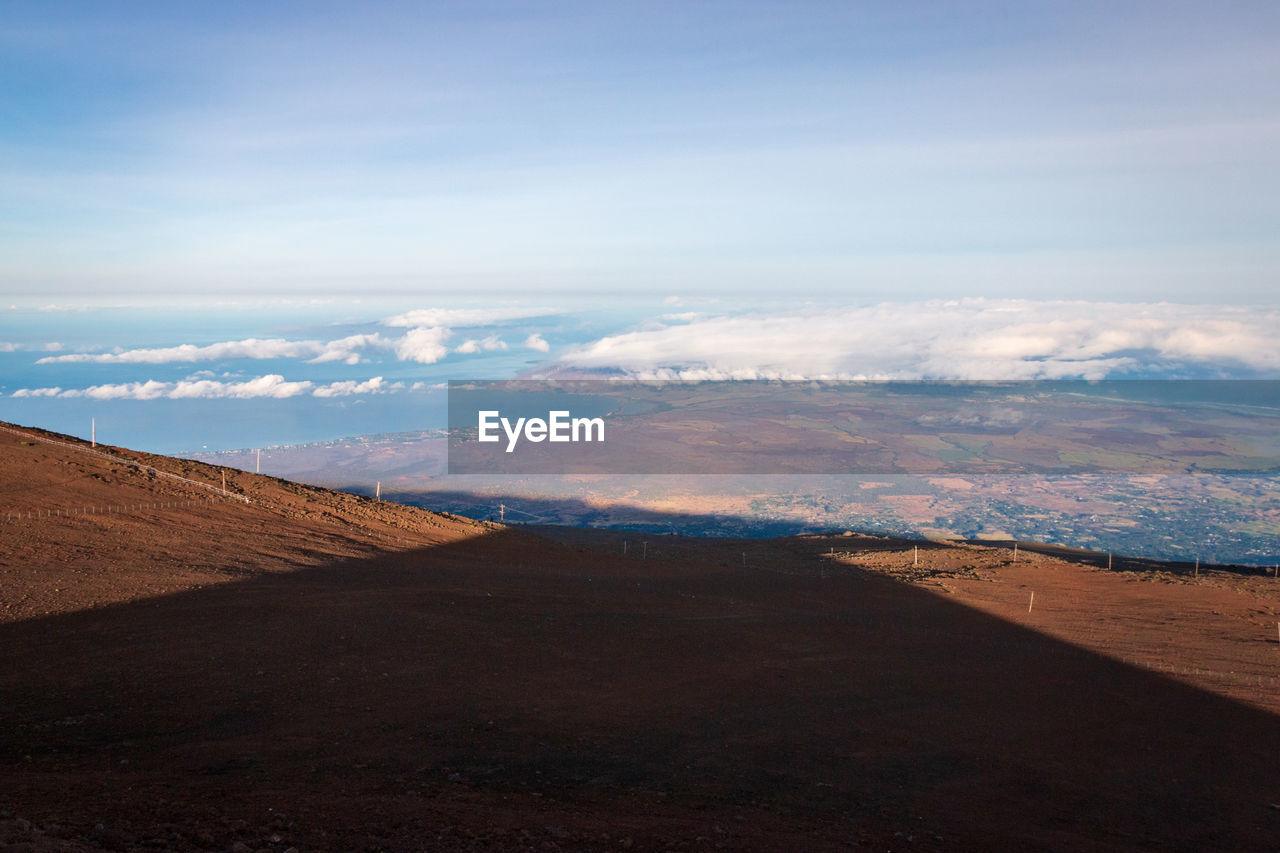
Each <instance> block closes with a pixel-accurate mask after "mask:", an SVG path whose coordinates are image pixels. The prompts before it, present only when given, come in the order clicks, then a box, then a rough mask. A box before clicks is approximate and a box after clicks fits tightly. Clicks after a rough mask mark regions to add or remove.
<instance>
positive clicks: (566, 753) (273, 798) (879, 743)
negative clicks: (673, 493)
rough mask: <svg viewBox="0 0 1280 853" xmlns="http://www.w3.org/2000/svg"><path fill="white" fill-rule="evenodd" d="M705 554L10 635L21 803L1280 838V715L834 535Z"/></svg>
mask: <svg viewBox="0 0 1280 853" xmlns="http://www.w3.org/2000/svg"><path fill="white" fill-rule="evenodd" d="M671 542H672V546H673V548H672V551H671V552H670V553H667V554H663V553H661V552H660V551H659V552H656V553H650V554H648V555H647V558H639V557H638V556H636V555H634V554H631V555H629V556H627V557H625V558H624V557H622V556H621V555H605V554H603V553H601V552H600V551H598V550H594V549H592V548H588V547H585V546H580V545H575V544H573V543H570V544H563V543H553V542H550V541H548V540H546V539H543V538H541V537H537V536H534V535H533V534H532V533H530V532H528V531H519V530H509V531H505V532H500V533H493V534H490V535H486V536H480V537H476V538H473V539H469V540H466V541H462V542H457V543H454V544H451V545H447V546H439V547H435V548H430V549H420V550H416V551H411V552H405V553H398V554H388V555H384V556H380V557H376V558H373V559H363V560H351V561H346V562H343V563H340V564H335V565H331V566H327V567H324V568H320V569H314V570H307V571H300V572H297V573H294V574H288V575H273V576H269V577H259V578H255V579H251V580H246V581H242V582H236V583H229V584H225V585H221V586H216V587H210V588H206V589H201V590H196V591H192V592H186V593H182V594H175V595H172V596H168V597H163V598H157V599H151V600H147V601H141V602H134V603H129V604H124V605H119V606H113V607H109V608H103V609H100V610H92V611H82V612H78V613H73V614H67V615H61V616H56V617H48V618H43V619H37V620H31V621H27V622H21V623H14V624H8V625H4V626H0V664H2V666H0V703H2V704H0V707H2V708H3V711H2V712H0V713H2V715H3V726H2V729H0V731H2V732H3V734H2V735H0V738H2V740H0V800H3V802H4V803H5V806H4V808H5V809H6V810H8V811H11V812H12V813H13V814H15V815H17V816H20V817H23V818H26V819H28V820H32V821H36V822H37V824H38V826H39V827H42V828H43V829H42V830H41V831H43V832H47V833H49V834H51V835H55V836H56V834H57V833H61V834H62V835H63V836H65V837H67V838H69V839H71V841H73V842H75V843H83V844H93V845H98V846H100V847H101V848H102V849H128V848H129V847H131V846H142V845H144V844H145V843H149V842H148V839H151V840H152V841H155V842H157V843H160V845H161V846H167V847H169V848H170V849H228V848H230V847H231V846H232V845H233V844H235V843H237V842H239V843H243V844H246V845H248V847H249V848H250V849H258V848H260V847H267V848H270V849H277V848H278V849H281V850H283V849H284V848H286V847H288V846H291V845H292V846H299V847H300V848H303V849H306V848H320V849H333V850H338V849H342V850H356V849H374V848H379V849H390V850H408V849H423V848H437V849H439V848H443V849H525V848H527V847H529V846H533V847H535V848H536V847H540V846H543V845H544V844H547V843H550V844H553V845H555V847H557V848H560V849H593V850H597V849H624V848H627V847H632V846H634V847H635V849H654V848H656V849H664V848H666V847H668V846H675V847H679V846H680V845H684V849H701V848H703V847H707V848H711V847H714V845H715V844H716V843H719V844H722V845H725V846H728V847H737V848H754V849H777V850H784V849H792V850H794V849H843V848H846V847H848V846H849V845H851V844H854V843H860V844H868V845H870V844H873V843H874V844H876V845H880V846H884V845H893V846H894V848H895V849H897V848H898V847H904V848H905V847H908V846H909V847H910V848H911V849H926V850H929V849H937V850H942V849H945V850H954V849H1023V850H1028V849H1062V850H1067V849H1070V850H1078V849H1085V848H1088V849H1103V850H1111V849H1115V850H1130V849H1134V850H1136V849H1181V850H1197V851H1199V850H1206V849H1219V850H1222V849H1233V850H1247V849H1252V850H1263V849H1274V843H1275V839H1276V838H1277V837H1278V833H1280V809H1278V808H1277V807H1276V806H1275V805H1274V804H1276V803H1280V789H1278V785H1277V776H1276V773H1275V757H1276V755H1278V754H1280V723H1278V722H1277V719H1276V718H1275V717H1274V716H1272V715H1270V714H1267V713H1265V712H1263V711H1259V710H1256V709H1253V708H1250V707H1246V706H1244V705H1241V704H1238V703H1235V702H1232V701H1229V700H1226V699H1223V698H1221V697H1218V696H1215V695H1212V694H1208V693H1205V692H1202V691H1199V690H1196V689H1194V688H1191V687H1188V686H1186V685H1183V684H1181V683H1178V682H1175V681H1172V680H1169V679H1166V678H1163V677H1160V676H1158V675H1155V674H1153V673H1150V672H1147V671H1145V670H1139V669H1136V668H1133V667H1130V666H1126V665H1123V664H1121V663H1117V662H1116V661H1114V660H1110V659H1107V658H1104V657H1101V656H1099V655H1096V654H1093V653H1090V652H1088V651H1084V650H1082V649H1079V648H1076V647H1074V646H1071V645H1068V644H1065V643H1062V642H1059V641H1056V640H1054V639H1051V638H1048V637H1046V636H1044V635H1041V634H1038V633H1035V632H1033V631H1030V630H1027V629H1024V628H1022V627H1019V626H1016V625H1013V624H1010V623H1008V622H1004V621H1001V620H999V619H996V618H993V617H990V616H987V615H985V614H982V613H980V612H977V611H975V610H972V609H969V608H966V607H963V606H960V605H957V604H955V603H952V602H949V601H947V600H946V599H945V598H944V597H940V596H938V595H934V594H930V593H928V592H925V591H923V590H920V589H918V588H915V587H911V586H909V585H905V584H902V583H897V582H894V581H891V580H888V579H885V578H883V577H880V576H876V575H871V574H867V573H863V572H860V571H857V570H852V569H850V570H846V571H843V572H834V573H833V572H830V571H828V572H825V573H824V575H823V576H820V575H818V574H816V573H814V572H813V571H812V563H813V562H814V561H815V560H816V559H817V557H818V555H819V554H821V553H825V552H826V551H827V548H828V544H829V543H828V542H827V541H825V540H822V539H813V540H791V541H789V542H777V543H758V547H757V549H756V550H755V551H753V552H752V559H751V560H750V561H748V563H747V566H746V568H743V567H742V566H740V565H732V559H728V560H727V559H726V557H731V556H732V554H727V553H726V552H725V550H724V548H723V547H706V546H705V545H704V544H703V543H698V542H693V543H690V541H689V540H674V539H673V540H671ZM722 544H723V543H722ZM806 567H808V568H806ZM99 824H100V826H98V825H99ZM0 831H14V830H12V827H8V828H5V827H0ZM273 838H274V839H276V840H274V841H273V840H272V839H273ZM624 839H625V843H623V841H624ZM699 839H703V840H699ZM3 840H4V839H2V838H0V842H3ZM620 845H621V846H620ZM73 849H74V848H73ZM81 849H88V848H84V847H82V848H81Z"/></svg>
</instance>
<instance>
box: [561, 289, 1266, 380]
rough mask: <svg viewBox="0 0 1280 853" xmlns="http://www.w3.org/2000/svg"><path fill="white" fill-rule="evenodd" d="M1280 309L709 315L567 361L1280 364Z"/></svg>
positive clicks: (1077, 369)
mask: <svg viewBox="0 0 1280 853" xmlns="http://www.w3.org/2000/svg"><path fill="white" fill-rule="evenodd" d="M1278 332H1280V312H1275V311H1265V310H1256V309H1245V308H1236V307H1231V306H1216V307H1212V306H1202V305H1177V304H1170V303H1154V304H1121V303H1091V302H1074V301H1071V302H1069V301H1056V302H1036V301H1030V300H1018V299H1010V300H982V299H974V300H963V301H931V302H917V303H894V304H881V305H875V306H870V307H862V308H840V309H837V308H832V309H814V310H805V311H794V312H788V313H775V314H768V315H764V314H746V315H739V316H721V317H711V318H706V319H701V320H695V321H691V322H689V323H688V324H687V325H682V326H672V327H663V328H657V329H642V330H639V331H634V332H630V333H626V334H621V335H613V336H610V337H606V338H602V339H600V340H598V341H595V342H594V343H591V344H588V345H585V346H582V347H579V348H577V349H574V350H572V351H570V352H567V353H565V354H563V355H562V356H561V357H560V363H561V365H562V366H564V367H567V368H580V369H590V370H604V371H621V372H622V373H624V374H627V375H631V376H635V377H639V378H673V379H676V378H678V379H761V378H768V379H813V378H832V379H840V378H848V379H857V378H869V379H875V378H884V379H892V378H897V379H910V378H932V379H1052V378H1085V379H1101V378H1105V377H1107V376H1112V375H1116V374H1117V373H1123V372H1132V371H1135V370H1143V369H1147V370H1152V369H1161V368H1173V369H1178V368H1182V367H1185V366H1188V365H1191V366H1198V367H1202V368H1209V369H1211V370H1212V369H1216V370H1221V371H1224V372H1226V373H1227V374H1230V373H1231V372H1232V371H1240V370H1243V371H1245V372H1246V373H1248V372H1256V373H1271V374H1276V373H1280V334H1278Z"/></svg>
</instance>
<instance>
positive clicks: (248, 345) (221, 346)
mask: <svg viewBox="0 0 1280 853" xmlns="http://www.w3.org/2000/svg"><path fill="white" fill-rule="evenodd" d="M387 345H389V344H388V342H386V341H384V340H383V339H382V338H381V337H380V336H379V335H377V334H372V335H351V336H349V337H346V338H340V339H338V340H334V341H288V340H284V339H282V338H273V339H270V340H260V339H258V338H246V339H245V340H242V341H221V342H219V343H215V344H209V345H207V346H195V345H194V344H182V345H180V346H176V347H157V348H152V349H132V350H120V351H117V352H106V353H68V354H66V355H52V356H45V357H44V358H42V359H39V360H38V361H37V362H36V364H66V363H75V362H88V363H92V364H173V363H183V362H197V361H224V360H228V359H264V358H294V359H307V360H309V361H312V362H315V363H317V364H318V363H324V362H331V361H342V362H345V363H347V364H358V363H359V362H360V350H362V349H365V348H368V347H374V346H387Z"/></svg>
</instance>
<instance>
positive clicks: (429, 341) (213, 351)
mask: <svg viewBox="0 0 1280 853" xmlns="http://www.w3.org/2000/svg"><path fill="white" fill-rule="evenodd" d="M548 313H550V312H548V311H547V310H545V309H529V308H423V309H418V310H415V311H408V312H406V313H404V314H397V315H395V316H392V317H387V318H385V319H384V320H382V321H381V322H382V325H383V326H386V327H388V328H390V329H396V330H397V331H396V332H394V333H389V334H387V335H384V334H382V333H379V332H373V333H368V334H359V335H348V336H347V337H344V338H339V339H337V340H332V341H321V340H296V341H294V340H287V339H284V338H271V339H260V338H246V339H244V340H239V341H219V342H217V343H212V344H206V345H203V346H197V345H196V344H180V345H178V346H170V347H148V348H139V349H128V350H125V349H117V350H115V351H113V352H77V353H66V354H63V355H51V356H45V357H44V358H41V359H38V360H37V361H36V364H75V363H81V364H184V363H196V362H208V361H230V360H237V359H254V360H261V359H279V358H287V359H297V360H304V361H307V362H309V363H311V364H325V363H329V362H343V363H344V364H352V365H354V364H360V363H361V362H363V361H365V360H367V356H368V354H369V353H370V352H371V351H377V350H383V351H389V352H391V353H394V355H395V357H396V358H398V359H400V360H401V361H413V362H417V363H419V364H435V363H436V362H438V361H440V360H441V359H443V358H445V357H446V356H447V355H448V354H449V352H450V349H449V347H448V345H447V342H448V340H449V339H450V338H451V337H453V330H454V328H471V327H482V326H489V325H495V324H499V323H505V322H510V321H513V320H522V319H528V318H530V317H539V316H546V315H547V314H548ZM400 329H407V331H404V332H402V333H401V332H399V330H400ZM525 346H526V347H528V348H530V349H535V350H538V351H539V352H547V351H549V350H550V346H549V345H548V344H547V343H546V341H544V340H543V339H542V338H541V337H540V336H539V335H536V334H534V335H530V336H529V338H528V339H527V340H526V341H525ZM53 348H55V347H54V346H53V345H51V346H50V347H46V349H53ZM56 348H61V345H60V344H59V345H56ZM506 348H507V344H506V342H504V341H502V340H500V339H499V338H498V337H497V336H496V335H489V336H487V337H483V338H476V339H469V340H467V341H465V342H464V343H462V344H461V345H459V346H458V347H457V348H456V349H454V350H453V352H457V353H461V354H464V355H465V354H472V353H479V352H493V351H496V350H504V349H506ZM15 349H17V346H16V345H14V344H6V343H3V342H0V352H11V351H13V350H15Z"/></svg>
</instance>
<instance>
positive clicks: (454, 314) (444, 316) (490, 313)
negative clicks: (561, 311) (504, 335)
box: [382, 308, 554, 328]
mask: <svg viewBox="0 0 1280 853" xmlns="http://www.w3.org/2000/svg"><path fill="white" fill-rule="evenodd" d="M551 313H554V312H552V311H550V310H548V309H545V308H419V309H417V310H414V311H406V312H405V313H404V314H397V315H395V316H394V317H388V318H386V319H385V320H383V321H382V322H383V324H384V325H387V326H395V327H402V328H409V327H414V326H445V327H461V328H466V327H469V326H491V325H493V324H495V323H505V322H507V321H509V320H524V319H528V318H529V317H545V316H546V315H547V314H551Z"/></svg>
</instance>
